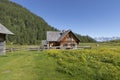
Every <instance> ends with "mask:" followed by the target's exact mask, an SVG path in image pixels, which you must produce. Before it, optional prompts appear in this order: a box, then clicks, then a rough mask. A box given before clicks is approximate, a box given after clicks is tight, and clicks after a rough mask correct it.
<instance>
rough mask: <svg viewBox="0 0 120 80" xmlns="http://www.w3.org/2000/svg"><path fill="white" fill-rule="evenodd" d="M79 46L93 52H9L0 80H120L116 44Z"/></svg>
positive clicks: (0, 63)
mask: <svg viewBox="0 0 120 80" xmlns="http://www.w3.org/2000/svg"><path fill="white" fill-rule="evenodd" d="M81 45H84V46H86V45H90V46H92V49H80V50H45V51H16V52H9V53H7V55H6V56H0V80H120V46H119V44H114V45H112V44H106V43H101V44H100V46H98V47H97V46H96V43H89V44H85V43H84V44H81ZM13 47H14V46H13ZM19 47H20V46H19Z"/></svg>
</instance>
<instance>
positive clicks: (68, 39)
mask: <svg viewBox="0 0 120 80" xmlns="http://www.w3.org/2000/svg"><path fill="white" fill-rule="evenodd" d="M77 45H78V42H77V40H76V39H75V38H74V36H73V35H72V34H71V33H69V34H67V35H66V36H65V37H64V38H63V39H62V41H61V43H60V46H61V47H77Z"/></svg>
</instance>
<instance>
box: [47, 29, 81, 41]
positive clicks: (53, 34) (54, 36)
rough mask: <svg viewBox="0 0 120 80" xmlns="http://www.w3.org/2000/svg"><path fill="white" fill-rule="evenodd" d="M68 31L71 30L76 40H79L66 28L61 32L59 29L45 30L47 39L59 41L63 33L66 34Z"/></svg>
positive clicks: (63, 35)
mask: <svg viewBox="0 0 120 80" xmlns="http://www.w3.org/2000/svg"><path fill="white" fill-rule="evenodd" d="M69 32H71V33H72V34H73V35H74V36H75V38H76V39H77V40H78V41H80V40H79V39H78V38H77V37H76V35H75V34H74V33H73V32H72V31H71V30H67V31H63V32H60V31H47V41H57V42H60V41H61V40H62V39H63V38H64V37H65V35H67V34H68V33H69Z"/></svg>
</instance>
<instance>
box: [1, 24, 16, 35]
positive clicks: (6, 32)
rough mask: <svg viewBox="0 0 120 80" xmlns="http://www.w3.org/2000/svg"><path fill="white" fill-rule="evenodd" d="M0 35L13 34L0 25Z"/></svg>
mask: <svg viewBox="0 0 120 80" xmlns="http://www.w3.org/2000/svg"><path fill="white" fill-rule="evenodd" d="M0 33H1V34H14V33H12V32H11V31H10V30H8V29H7V28H6V27H5V26H3V25H2V24H0Z"/></svg>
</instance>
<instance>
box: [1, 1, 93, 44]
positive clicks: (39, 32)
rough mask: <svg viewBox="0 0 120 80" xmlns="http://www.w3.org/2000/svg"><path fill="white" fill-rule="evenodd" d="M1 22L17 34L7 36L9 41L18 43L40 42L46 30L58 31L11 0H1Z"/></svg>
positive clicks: (89, 40)
mask: <svg viewBox="0 0 120 80" xmlns="http://www.w3.org/2000/svg"><path fill="white" fill-rule="evenodd" d="M0 23H1V24H3V25H4V26H6V27H7V28H8V29H10V30H11V31H12V32H13V33H14V34H15V35H14V36H7V41H8V42H13V43H16V44H40V41H41V40H43V39H45V38H46V31H58V30H57V29H56V28H54V27H52V26H50V25H48V24H47V22H45V20H44V19H42V18H41V17H39V16H36V15H35V14H33V13H31V12H30V11H29V10H27V9H26V8H24V7H22V6H20V5H18V4H16V3H13V2H10V1H9V0H0ZM78 37H79V38H80V39H81V40H82V41H83V42H93V41H94V40H93V39H92V38H90V37H89V36H87V37H86V36H83V37H82V36H80V35H78Z"/></svg>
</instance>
